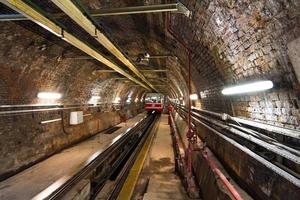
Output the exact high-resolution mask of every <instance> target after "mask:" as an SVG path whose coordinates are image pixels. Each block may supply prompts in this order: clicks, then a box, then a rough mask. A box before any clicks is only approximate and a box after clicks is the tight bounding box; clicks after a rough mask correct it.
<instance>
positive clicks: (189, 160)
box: [167, 13, 194, 173]
mask: <svg viewBox="0 0 300 200" xmlns="http://www.w3.org/2000/svg"><path fill="white" fill-rule="evenodd" d="M167 18H168V19H167V31H168V32H169V33H170V34H171V35H172V37H173V38H174V39H175V40H176V41H177V42H179V43H180V44H181V45H182V46H183V47H184V48H185V49H186V51H187V57H188V133H187V137H188V139H189V146H188V149H187V150H186V155H187V158H186V159H187V170H188V173H192V150H193V145H192V143H193V142H194V141H192V138H193V131H192V120H191V119H192V115H191V106H192V105H191V104H192V103H191V99H190V95H191V90H192V88H191V54H192V49H190V48H189V47H188V45H187V44H186V43H185V42H184V41H183V40H182V39H180V38H178V37H177V35H176V34H175V33H174V31H173V30H172V25H171V24H172V21H171V13H168V14H167Z"/></svg>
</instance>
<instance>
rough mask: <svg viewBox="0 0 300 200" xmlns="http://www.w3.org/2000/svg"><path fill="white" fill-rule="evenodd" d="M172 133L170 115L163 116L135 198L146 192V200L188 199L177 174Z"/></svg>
mask: <svg viewBox="0 0 300 200" xmlns="http://www.w3.org/2000/svg"><path fill="white" fill-rule="evenodd" d="M170 133H171V132H170V126H169V125H168V115H166V114H162V115H161V118H160V120H159V125H158V129H157V132H156V135H155V138H154V141H153V144H152V146H151V149H150V151H149V154H148V158H147V161H146V162H145V164H144V169H143V171H142V173H141V176H140V179H139V181H138V184H137V188H136V191H135V194H134V198H137V197H138V196H139V195H142V193H144V192H145V194H144V199H152V200H154V199H187V197H186V194H185V191H184V188H183V186H182V185H181V181H180V179H179V177H178V176H176V174H175V161H174V153H173V147H172V138H171V134H170Z"/></svg>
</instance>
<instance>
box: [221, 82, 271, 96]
mask: <svg viewBox="0 0 300 200" xmlns="http://www.w3.org/2000/svg"><path fill="white" fill-rule="evenodd" d="M271 88H273V82H272V81H257V82H253V83H248V84H242V85H237V86H232V87H228V88H225V89H223V90H222V94H224V95H233V94H242V93H250V92H259V91H264V90H268V89H271Z"/></svg>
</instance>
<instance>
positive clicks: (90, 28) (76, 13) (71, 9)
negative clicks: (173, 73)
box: [51, 0, 155, 90]
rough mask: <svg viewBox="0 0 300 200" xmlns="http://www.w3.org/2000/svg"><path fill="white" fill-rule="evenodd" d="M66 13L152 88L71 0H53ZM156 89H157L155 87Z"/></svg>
mask: <svg viewBox="0 0 300 200" xmlns="http://www.w3.org/2000/svg"><path fill="white" fill-rule="evenodd" d="M51 1H52V2H53V3H54V4H55V5H56V6H57V7H59V8H60V9H61V10H62V11H63V12H64V13H66V14H67V15H68V16H69V17H70V18H72V19H73V20H74V21H75V22H76V23H77V24H78V25H79V26H81V27H82V28H83V29H84V30H86V31H87V32H88V33H89V34H90V35H91V36H93V37H95V39H96V40H97V41H98V42H99V43H100V44H102V45H103V46H104V47H105V48H106V49H107V50H109V51H110V52H111V53H112V54H113V55H114V56H116V58H118V59H119V60H120V61H121V62H122V63H123V64H125V65H126V66H127V67H128V68H129V69H130V70H131V71H132V72H133V73H135V74H136V75H137V76H138V77H139V78H141V79H142V80H143V81H144V82H145V83H147V85H149V86H150V87H151V88H152V89H154V87H153V86H152V84H151V83H150V82H149V81H148V80H147V79H146V78H145V77H144V75H143V74H141V72H140V71H139V70H138V69H137V68H136V67H135V66H134V65H133V64H132V63H131V62H130V61H129V60H128V59H127V58H126V57H125V56H124V55H123V54H122V52H121V51H120V50H119V49H118V48H117V47H116V46H115V45H114V44H113V43H112V42H111V41H110V40H109V39H108V38H107V37H106V36H105V35H104V34H103V33H102V32H101V30H99V29H97V28H96V26H95V25H94V24H93V23H92V22H91V20H89V19H88V18H87V17H86V16H85V15H84V14H83V13H82V12H81V11H80V10H79V9H78V7H77V6H76V5H75V4H74V3H73V2H72V1H71V0H63V1H61V0H51ZM154 90H155V89H154Z"/></svg>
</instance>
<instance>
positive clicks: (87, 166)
mask: <svg viewBox="0 0 300 200" xmlns="http://www.w3.org/2000/svg"><path fill="white" fill-rule="evenodd" d="M151 117H153V116H151V115H150V116H145V117H144V118H142V119H141V120H140V121H139V122H137V123H136V124H135V125H134V127H130V128H128V129H127V130H126V131H125V132H124V133H122V134H121V135H119V136H117V137H116V138H115V139H113V140H112V142H111V143H110V144H109V145H107V146H105V147H104V148H103V149H101V150H99V151H97V152H96V153H94V154H93V155H92V156H91V157H90V158H89V159H88V160H87V161H86V162H85V163H84V165H83V166H82V168H81V169H80V170H79V171H76V172H73V173H72V174H69V175H65V176H64V177H62V178H60V179H59V180H58V181H56V182H55V183H53V184H52V185H50V186H49V187H48V188H46V189H45V190H44V191H42V192H41V193H39V194H38V195H36V196H35V197H34V198H33V200H39V199H44V200H54V199H61V198H62V197H63V196H64V195H65V194H66V193H67V192H68V191H70V189H71V188H72V187H74V185H76V184H77V183H78V182H79V181H80V180H82V179H84V178H85V177H87V176H88V175H89V174H90V173H91V172H92V171H93V170H94V169H96V168H97V167H98V166H100V165H101V164H102V163H104V161H105V160H106V158H108V157H109V156H110V155H112V154H113V152H114V151H116V150H118V149H119V148H120V147H121V146H122V145H123V144H124V143H125V142H126V141H127V139H128V138H130V136H131V135H132V134H134V133H135V132H136V131H138V130H139V128H141V127H143V126H145V125H146V124H148V123H150V122H151Z"/></svg>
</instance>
